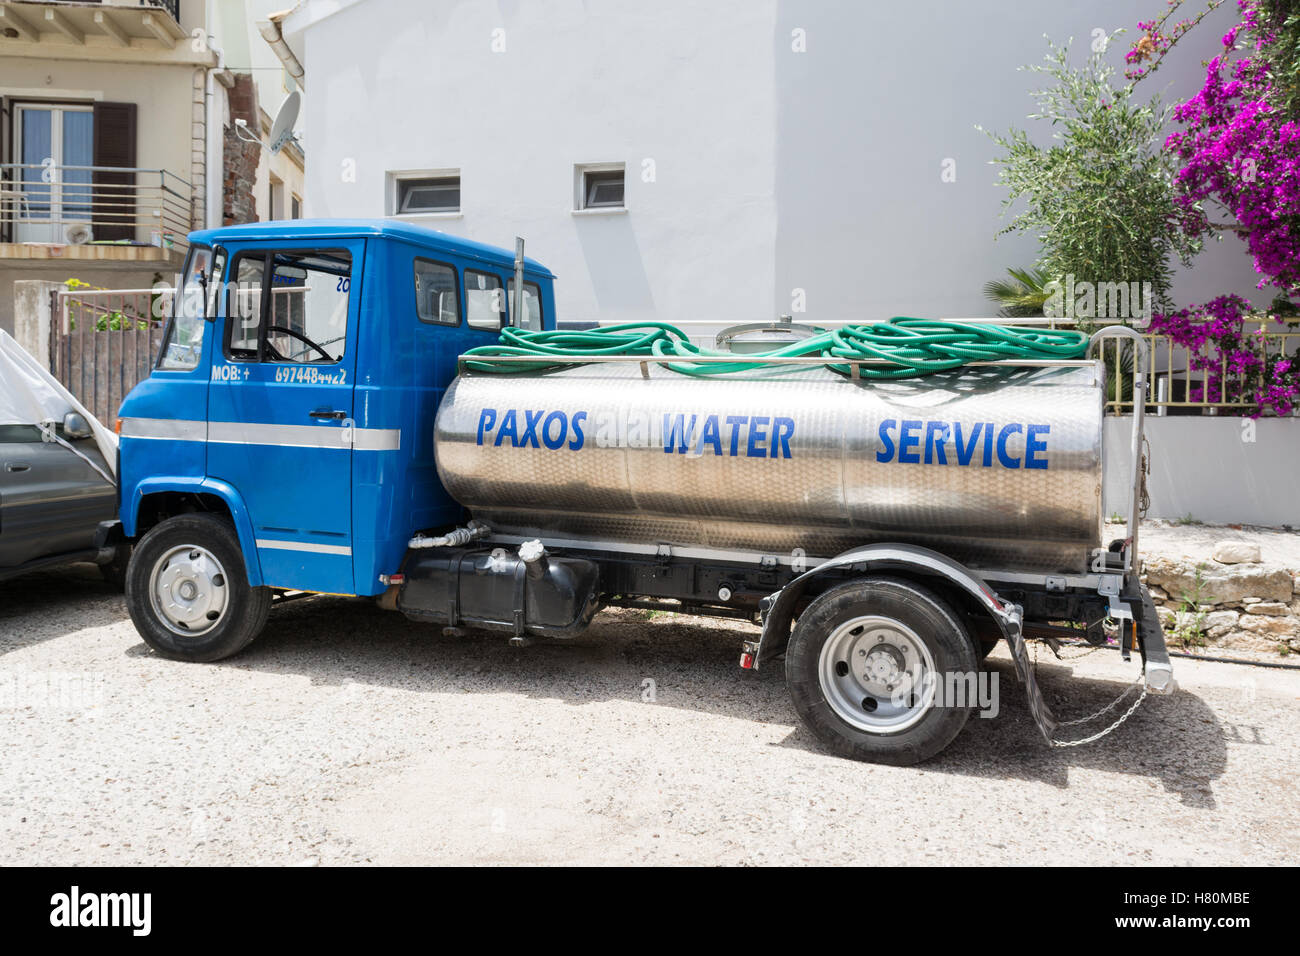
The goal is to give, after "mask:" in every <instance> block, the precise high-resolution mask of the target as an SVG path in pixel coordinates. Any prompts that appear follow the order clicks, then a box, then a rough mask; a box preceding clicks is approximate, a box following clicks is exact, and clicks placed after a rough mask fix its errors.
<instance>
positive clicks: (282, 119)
mask: <svg viewBox="0 0 1300 956" xmlns="http://www.w3.org/2000/svg"><path fill="white" fill-rule="evenodd" d="M301 104H302V97H301V96H299V95H298V91H297V90H294V91H293V92H292V93H290V94H289V95H288V96H286V97H285V98H284V105H283V106H281V107H280V112H279V113H277V114H276V117H275V122H274V123H272V124H271V147H270V149H271V152H273V153H278V152H279V151H280V150H282V149H284V147H285V146H286V145H287V144H288V143H289V141H290V140H292V139H293V124H294V123H296V122H298V107H299V106H300V105H301Z"/></svg>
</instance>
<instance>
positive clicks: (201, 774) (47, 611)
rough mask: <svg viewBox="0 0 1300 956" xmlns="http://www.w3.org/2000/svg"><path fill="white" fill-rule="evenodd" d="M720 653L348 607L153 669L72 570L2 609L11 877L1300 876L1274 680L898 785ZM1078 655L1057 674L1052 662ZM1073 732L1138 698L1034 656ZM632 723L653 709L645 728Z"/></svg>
mask: <svg viewBox="0 0 1300 956" xmlns="http://www.w3.org/2000/svg"><path fill="white" fill-rule="evenodd" d="M749 630H750V629H748V628H747V627H746V626H745V625H741V624H733V623H730V622H723V623H720V622H707V621H700V620H698V619H693V618H685V617H676V616H672V615H661V616H656V617H653V618H649V617H647V616H646V615H644V614H641V613H639V612H632V611H624V612H617V613H606V614H604V615H602V616H601V618H600V619H599V620H598V622H597V624H596V625H595V626H594V627H593V628H592V629H591V631H589V632H588V634H587V635H585V636H584V637H583V638H581V639H579V640H577V641H575V642H572V643H570V644H567V645H538V646H534V647H531V648H528V649H525V650H515V649H511V648H510V647H508V646H506V644H505V642H504V641H503V640H501V639H499V638H494V637H478V636H476V637H470V638H444V637H441V636H439V635H438V634H437V632H436V631H434V630H433V629H431V628H429V627H425V626H419V625H416V624H413V623H409V622H407V621H405V620H404V619H402V618H401V617H400V616H398V615H396V614H391V613H384V612H381V611H379V610H377V609H375V608H373V607H372V606H371V605H369V604H368V603H366V602H363V601H357V600H347V599H341V598H324V597H322V598H312V599H308V600H303V601H299V602H294V603H290V604H287V605H285V606H283V607H279V608H276V609H275V610H274V611H273V612H272V615H271V622H270V625H269V626H268V629H267V632H266V633H265V634H264V635H263V637H262V638H261V639H259V640H258V641H257V642H256V643H255V644H253V645H252V647H250V648H249V649H248V650H247V651H245V652H244V653H243V654H242V655H240V656H238V657H236V658H234V659H232V660H229V661H226V662H223V663H221V664H215V665H187V664H177V663H172V662H169V661H165V660H161V659H159V658H157V657H155V656H154V655H153V654H152V653H150V652H149V651H148V650H147V649H146V648H145V646H144V644H143V643H142V642H141V641H140V639H139V637H138V636H137V635H136V633H135V631H134V629H133V628H132V626H131V623H130V620H129V619H128V618H127V615H126V611H125V608H124V607H123V604H122V599H121V597H120V596H119V595H116V594H114V593H112V592H111V591H109V590H108V589H107V588H106V587H105V586H104V585H102V584H100V583H99V578H98V575H97V574H96V573H95V572H94V570H93V569H90V568H77V569H73V570H70V571H64V572H60V573H47V574H43V575H35V576H30V577H27V578H24V579H21V580H18V581H10V582H7V583H3V584H0V727H2V728H3V737H2V738H0V740H2V741H3V743H2V747H3V758H2V759H0V860H3V861H4V862H5V863H8V864H225V863H262V864H308V865H310V864H317V863H319V864H339V863H342V864H354V863H363V864H364V863H376V864H400V863H464V862H475V863H535V862H538V863H645V862H649V863H703V864H710V863H725V864H764V863H860V864H872V865H876V864H881V863H934V864H949V863H960V864H968V863H1012V864H1038V865H1042V864H1057V863H1067V862H1071V863H1084V864H1107V863H1135V864H1146V863H1160V864H1181V863H1199V864H1215V865H1222V864H1243V863H1267V864H1283V863H1291V862H1294V860H1295V859H1296V857H1297V855H1298V854H1300V835H1298V834H1297V827H1296V820H1297V816H1298V814H1297V810H1298V809H1300V798H1298V797H1297V795H1296V790H1295V788H1294V776H1295V766H1296V764H1295V755H1296V753H1297V743H1300V720H1298V719H1297V718H1298V717H1300V672H1296V671H1281V670H1265V669H1261V668H1254V667H1238V666H1231V665H1225V664H1212V663H1206V662H1192V661H1186V660H1177V661H1175V673H1176V674H1177V676H1178V679H1179V682H1180V683H1181V685H1182V687H1183V690H1182V691H1181V692H1180V693H1178V694H1177V695H1175V696H1174V697H1169V698H1149V699H1148V701H1147V702H1146V703H1145V704H1144V705H1143V706H1142V708H1141V709H1139V711H1138V712H1137V714H1136V715H1135V716H1134V717H1133V718H1132V719H1131V720H1130V721H1129V722H1128V723H1127V724H1126V725H1124V726H1123V727H1121V728H1120V729H1119V731H1117V732H1116V733H1115V734H1114V735H1113V736H1111V737H1109V738H1107V739H1106V740H1104V741H1102V742H1100V743H1098V744H1092V745H1089V746H1085V747H1080V748H1076V749H1072V750H1050V749H1048V748H1047V747H1045V746H1044V744H1043V742H1042V741H1041V739H1040V738H1039V737H1038V735H1037V732H1036V730H1035V729H1034V727H1033V724H1032V723H1031V721H1030V719H1029V716H1028V712H1027V710H1026V708H1025V702H1024V696H1023V694H1022V692H1021V689H1020V687H1019V686H1018V685H1017V684H1016V683H1015V678H1014V674H1013V671H1012V668H1011V664H1010V661H1009V659H1008V658H1007V657H1006V656H1005V652H1004V651H999V652H998V653H997V654H995V655H994V657H993V658H992V659H991V666H992V669H993V671H994V672H995V673H996V674H997V675H998V676H999V679H1000V683H1001V688H1002V695H1001V696H1002V700H1001V707H1002V713H1001V714H1000V715H999V716H998V717H997V718H995V719H972V720H971V721H970V723H969V724H968V725H967V728H966V730H965V731H964V732H963V733H962V735H961V736H960V737H959V738H958V739H957V741H956V742H955V743H954V744H953V745H952V746H951V747H950V748H949V749H948V750H947V751H946V752H945V753H943V754H942V755H940V756H939V757H938V758H937V759H935V760H933V761H931V762H930V763H928V764H925V765H923V766H920V767H911V768H894V767H878V766H871V765H866V764H858V763H853V762H849V761H845V760H840V759H837V758H834V757H830V756H827V755H826V754H824V753H823V752H822V751H821V750H820V748H819V747H818V744H817V741H816V740H815V739H813V738H812V737H811V736H810V735H809V734H808V733H807V732H806V731H804V730H803V729H802V727H800V726H799V725H798V723H797V720H796V718H795V715H794V713H793V711H792V709H791V706H790V703H789V700H788V697H787V695H786V691H785V687H784V682H783V679H782V674H781V669H780V668H779V667H775V668H771V669H769V670H765V671H763V672H762V673H759V674H749V673H745V672H742V671H741V670H739V669H738V668H737V667H736V658H737V655H738V649H739V643H740V640H741V635H742V634H743V633H747V632H749ZM1075 653H1077V652H1075ZM1040 656H1041V661H1040V668H1039V673H1040V676H1041V680H1042V682H1043V684H1044V687H1045V691H1046V693H1047V694H1048V697H1049V700H1052V701H1053V702H1054V703H1055V704H1056V705H1057V707H1058V711H1059V712H1060V713H1062V714H1063V715H1065V716H1072V715H1077V714H1083V713H1088V712H1091V711H1093V710H1095V709H1097V708H1098V707H1099V706H1101V705H1102V704H1103V703H1106V702H1108V701H1109V700H1110V699H1112V698H1113V697H1115V696H1116V695H1117V694H1118V693H1119V692H1120V691H1121V690H1122V689H1123V687H1124V686H1125V683H1126V682H1127V681H1128V680H1130V679H1131V678H1132V677H1133V676H1134V675H1135V673H1136V669H1137V668H1136V664H1129V665H1125V664H1123V663H1122V662H1121V661H1120V659H1119V656H1118V654H1116V653H1115V652H1113V651H1109V650H1101V651H1096V652H1094V653H1091V654H1089V655H1087V656H1085V657H1082V658H1079V659H1077V660H1071V661H1068V662H1058V661H1056V660H1054V659H1052V658H1050V656H1049V655H1048V653H1047V652H1046V650H1045V649H1044V650H1043V651H1042V652H1041V655H1040ZM649 698H653V700H650V699H649Z"/></svg>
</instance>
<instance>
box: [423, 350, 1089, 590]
mask: <svg viewBox="0 0 1300 956" xmlns="http://www.w3.org/2000/svg"><path fill="white" fill-rule="evenodd" d="M1103 382H1104V375H1103V370H1102V368H1101V365H1100V364H1099V363H1083V364H1080V363H1074V364H1071V365H1062V366H1053V367H1038V368H1011V367H980V368H967V369H964V370H961V371H959V372H952V373H943V374H938V375H931V376H928V377H926V378H923V379H913V380H905V381H892V382H866V381H855V380H849V379H846V378H844V377H842V376H840V375H837V374H835V373H833V372H831V371H829V370H827V369H824V368H822V367H820V366H817V367H813V368H808V367H803V368H792V367H788V366H787V367H782V368H772V369H764V370H756V371H753V372H747V373H744V374H729V375H719V376H716V377H713V378H693V377H689V376H686V375H681V374H678V373H676V372H673V371H670V370H667V369H662V368H657V367H655V366H649V375H648V377H643V374H642V370H641V367H640V366H639V365H638V364H594V365H583V366H577V367H573V368H569V369H566V370H562V371H553V372H540V373H530V374H520V375H495V374H484V373H475V372H467V373H465V374H462V375H461V376H459V377H458V378H457V379H456V380H455V381H454V382H453V383H452V385H451V387H450V388H449V389H448V391H447V393H446V395H445V396H444V398H443V402H442V405H441V407H440V409H439V411H438V416H437V420H436V425H435V448H436V454H437V463H438V473H439V475H440V477H441V479H442V482H443V485H444V486H445V487H446V489H447V491H448V492H449V493H450V494H451V495H452V496H453V497H454V498H455V499H456V500H457V501H459V502H460V503H461V504H463V505H465V506H466V507H467V508H468V509H470V511H471V512H472V513H473V515H474V516H475V517H477V518H480V519H482V520H484V521H487V522H488V523H489V524H491V525H492V527H493V528H494V529H495V530H497V531H501V532H505V533H513V534H525V535H538V536H542V537H548V538H577V539H596V540H600V541H605V542H610V541H614V542H631V543H637V544H642V545H644V544H661V543H667V544H671V545H675V546H679V547H681V546H694V547H705V548H713V549H723V550H747V551H761V552H763V553H764V554H771V555H777V556H781V555H789V554H792V553H794V554H803V555H806V556H808V557H810V558H817V557H827V556H830V555H834V554H836V553H838V552H840V551H843V550H846V549H848V548H851V547H853V546H855V545H860V544H866V543H871V542H878V541H893V542H909V543H913V544H918V545H923V546H926V547H930V548H933V549H935V550H937V551H941V552H943V553H945V554H948V555H949V556H951V557H953V558H955V559H956V560H959V561H962V562H964V563H966V564H968V565H970V566H972V567H976V568H980V567H983V568H998V569H1002V570H1007V569H1012V570H1024V571H1034V572H1044V573H1083V572H1085V571H1086V570H1087V565H1088V558H1089V554H1090V552H1091V549H1093V548H1096V547H1098V546H1100V543H1101V528H1102V507H1101V487H1102V410H1103Z"/></svg>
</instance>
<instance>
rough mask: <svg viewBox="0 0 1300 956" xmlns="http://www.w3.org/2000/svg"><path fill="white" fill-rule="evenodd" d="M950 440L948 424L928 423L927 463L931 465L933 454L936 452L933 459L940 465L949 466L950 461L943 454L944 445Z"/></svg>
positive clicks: (926, 435)
mask: <svg viewBox="0 0 1300 956" xmlns="http://www.w3.org/2000/svg"><path fill="white" fill-rule="evenodd" d="M947 440H948V423H947V422H926V423H925V463H926V464H927V465H929V464H931V463H932V461H931V454H930V453H931V452H932V451H933V452H934V455H933V459H934V461H937V462H938V463H939V464H940V465H946V464H948V459H947V457H946V456H945V455H944V452H943V443H944V442H946V441H947Z"/></svg>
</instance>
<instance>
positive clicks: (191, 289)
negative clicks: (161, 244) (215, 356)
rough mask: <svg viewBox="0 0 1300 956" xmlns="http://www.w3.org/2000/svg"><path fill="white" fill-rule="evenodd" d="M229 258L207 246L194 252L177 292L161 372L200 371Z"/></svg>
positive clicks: (186, 264)
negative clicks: (210, 319)
mask: <svg viewBox="0 0 1300 956" xmlns="http://www.w3.org/2000/svg"><path fill="white" fill-rule="evenodd" d="M225 258H226V256H225V251H224V250H223V249H217V250H216V252H215V254H214V253H213V251H212V250H211V249H209V248H207V247H206V246H194V247H192V248H191V249H190V255H189V259H187V260H186V262H185V272H184V274H183V275H182V277H181V285H180V288H179V289H177V290H176V300H175V310H174V312H173V315H172V323H171V325H170V326H169V327H168V329H167V336H166V338H165V339H164V340H163V345H162V352H161V355H160V357H159V360H158V367H159V368H160V369H168V370H174V371H188V370H189V369H193V368H197V367H198V364H199V361H200V360H201V359H202V358H203V333H204V330H205V326H206V324H207V323H206V321H205V319H206V317H207V316H208V315H210V314H211V310H212V309H213V308H214V307H215V305H216V301H217V289H218V287H219V286H220V285H221V273H222V270H223V268H224V266H225ZM205 293H206V294H205Z"/></svg>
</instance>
